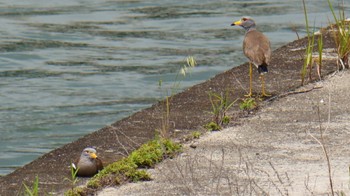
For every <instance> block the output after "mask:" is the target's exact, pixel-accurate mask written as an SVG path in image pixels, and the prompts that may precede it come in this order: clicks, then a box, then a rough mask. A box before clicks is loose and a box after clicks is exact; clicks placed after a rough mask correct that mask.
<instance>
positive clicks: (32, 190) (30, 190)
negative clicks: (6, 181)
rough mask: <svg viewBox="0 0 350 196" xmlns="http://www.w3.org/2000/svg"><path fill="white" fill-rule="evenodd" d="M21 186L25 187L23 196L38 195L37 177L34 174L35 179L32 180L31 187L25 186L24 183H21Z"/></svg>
mask: <svg viewBox="0 0 350 196" xmlns="http://www.w3.org/2000/svg"><path fill="white" fill-rule="evenodd" d="M23 186H24V188H25V192H24V195H25V196H38V195H39V177H38V176H36V177H35V180H34V182H33V185H32V186H31V187H29V186H27V185H26V184H25V183H23Z"/></svg>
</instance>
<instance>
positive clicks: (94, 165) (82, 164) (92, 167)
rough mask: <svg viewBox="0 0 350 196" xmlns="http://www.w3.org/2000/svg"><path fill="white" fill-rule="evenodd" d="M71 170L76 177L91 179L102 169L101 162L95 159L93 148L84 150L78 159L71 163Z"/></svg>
mask: <svg viewBox="0 0 350 196" xmlns="http://www.w3.org/2000/svg"><path fill="white" fill-rule="evenodd" d="M72 167H73V169H74V170H75V171H76V170H78V172H77V176H81V177H91V176H93V175H95V174H97V173H98V172H99V171H100V170H102V169H103V164H102V161H101V160H100V159H99V158H97V155H96V150H95V149H94V148H85V149H84V150H83V152H82V153H81V155H80V157H79V158H78V159H77V160H76V161H75V162H74V163H72Z"/></svg>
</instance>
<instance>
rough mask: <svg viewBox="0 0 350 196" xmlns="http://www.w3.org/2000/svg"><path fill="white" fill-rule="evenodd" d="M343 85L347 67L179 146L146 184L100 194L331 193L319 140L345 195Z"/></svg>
mask: <svg viewBox="0 0 350 196" xmlns="http://www.w3.org/2000/svg"><path fill="white" fill-rule="evenodd" d="M348 84H350V72H349V71H345V72H339V73H337V74H335V75H332V76H328V77H327V78H326V79H325V80H324V81H322V82H317V83H312V84H309V85H307V86H304V87H301V88H298V89H296V90H295V91H294V92H293V93H289V95H288V96H283V97H280V98H278V99H277V100H275V101H273V102H267V103H266V105H265V106H264V107H263V108H262V109H261V110H259V111H258V113H257V114H256V115H254V116H251V117H247V118H243V119H240V123H239V125H237V126H234V127H229V128H226V129H224V130H222V131H220V132H211V133H207V134H205V135H203V136H202V137H201V138H200V139H198V140H195V141H194V142H192V143H191V144H187V145H185V151H184V152H183V153H182V154H181V155H180V156H178V157H177V158H174V159H169V160H166V161H164V162H162V163H160V164H158V165H157V166H156V168H154V169H150V170H149V172H150V173H151V174H152V177H153V180H152V181H149V182H139V183H129V184H126V185H123V186H120V187H110V188H105V189H104V190H102V191H101V192H99V194H98V195H99V196H112V195H113V196H114V195H248V194H252V195H266V194H267V195H329V194H330V193H331V188H330V180H329V175H328V166H327V159H326V156H325V153H324V150H323V148H322V146H321V144H320V143H323V144H324V146H325V149H326V151H327V154H328V156H329V159H330V164H331V175H332V180H333V187H334V188H333V189H334V191H335V193H340V192H341V191H342V192H343V193H345V194H349V193H350V189H349V182H350V181H349V179H350V177H349V159H350V158H349V157H350V153H349V150H348V149H349V138H350V126H349V125H350V123H349V122H350V115H349V114H350V105H349V104H348V99H349V97H350V91H349V86H348ZM321 132H322V135H323V136H322V137H321ZM190 146H192V147H190ZM193 147H195V148H193Z"/></svg>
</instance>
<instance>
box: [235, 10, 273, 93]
mask: <svg viewBox="0 0 350 196" xmlns="http://www.w3.org/2000/svg"><path fill="white" fill-rule="evenodd" d="M235 25H237V26H241V27H243V28H244V29H245V30H246V33H245V37H244V41H243V53H244V55H245V56H246V57H247V58H248V59H249V76H250V80H249V94H248V95H246V96H248V97H251V96H252V95H253V93H252V77H253V76H252V75H253V71H252V63H253V64H254V65H255V66H256V67H257V68H258V72H259V74H260V79H261V94H262V96H270V95H268V94H266V92H265V81H264V74H265V73H267V71H268V70H267V66H268V65H269V64H270V59H271V47H270V41H269V39H268V38H267V37H266V36H265V35H264V34H262V33H261V32H259V31H257V30H256V28H255V22H254V20H253V19H251V18H248V17H243V18H241V20H239V21H236V22H233V23H232V24H231V26H235Z"/></svg>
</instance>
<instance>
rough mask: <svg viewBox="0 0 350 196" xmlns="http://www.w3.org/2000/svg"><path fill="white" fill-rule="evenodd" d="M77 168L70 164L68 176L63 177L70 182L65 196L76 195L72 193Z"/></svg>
mask: <svg viewBox="0 0 350 196" xmlns="http://www.w3.org/2000/svg"><path fill="white" fill-rule="evenodd" d="M78 170H79V168H77V169H74V168H73V167H72V166H71V167H70V175H71V176H70V178H64V180H66V181H68V182H70V184H71V191H70V192H67V194H65V195H67V196H73V195H77V194H75V193H74V188H75V186H76V184H77V182H78V178H77V173H78Z"/></svg>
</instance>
